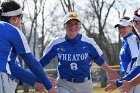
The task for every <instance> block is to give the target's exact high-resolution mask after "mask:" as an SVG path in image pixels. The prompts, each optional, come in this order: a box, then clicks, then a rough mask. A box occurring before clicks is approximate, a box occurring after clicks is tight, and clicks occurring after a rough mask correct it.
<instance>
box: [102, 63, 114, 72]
mask: <svg viewBox="0 0 140 93" xmlns="http://www.w3.org/2000/svg"><path fill="white" fill-rule="evenodd" d="M101 67H102V69H104V70H105V71H106V72H109V73H110V72H111V73H112V72H114V71H113V70H112V69H111V68H110V67H109V66H108V64H106V62H104V64H102V65H101Z"/></svg>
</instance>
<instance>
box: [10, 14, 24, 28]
mask: <svg viewBox="0 0 140 93" xmlns="http://www.w3.org/2000/svg"><path fill="white" fill-rule="evenodd" d="M21 19H22V15H18V16H13V17H11V19H10V23H11V24H12V25H14V26H16V27H18V28H21Z"/></svg>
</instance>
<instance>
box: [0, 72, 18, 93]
mask: <svg viewBox="0 0 140 93" xmlns="http://www.w3.org/2000/svg"><path fill="white" fill-rule="evenodd" d="M16 86H17V83H16V82H15V81H12V80H11V78H10V77H9V75H8V74H7V73H4V72H0V93H15V89H16Z"/></svg>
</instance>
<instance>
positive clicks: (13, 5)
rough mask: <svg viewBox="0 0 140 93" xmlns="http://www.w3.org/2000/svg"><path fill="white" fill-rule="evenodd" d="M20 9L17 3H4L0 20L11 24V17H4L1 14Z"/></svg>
mask: <svg viewBox="0 0 140 93" xmlns="http://www.w3.org/2000/svg"><path fill="white" fill-rule="evenodd" d="M19 8H20V5H19V4H18V3H17V2H16V1H13V0H6V1H4V2H2V4H1V9H0V19H1V20H2V21H6V22H9V19H10V16H9V17H7V16H2V15H1V13H2V12H10V11H13V10H17V9H19Z"/></svg>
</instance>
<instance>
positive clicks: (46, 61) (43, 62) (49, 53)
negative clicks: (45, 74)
mask: <svg viewBox="0 0 140 93" xmlns="http://www.w3.org/2000/svg"><path fill="white" fill-rule="evenodd" d="M46 50H47V51H46V54H45V55H44V56H43V57H42V58H41V59H40V61H39V62H40V64H41V65H42V67H43V68H44V67H45V66H46V65H48V64H49V63H50V62H51V60H52V59H53V58H54V57H55V56H56V51H55V49H54V47H53V48H51V50H49V48H47V49H46Z"/></svg>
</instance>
